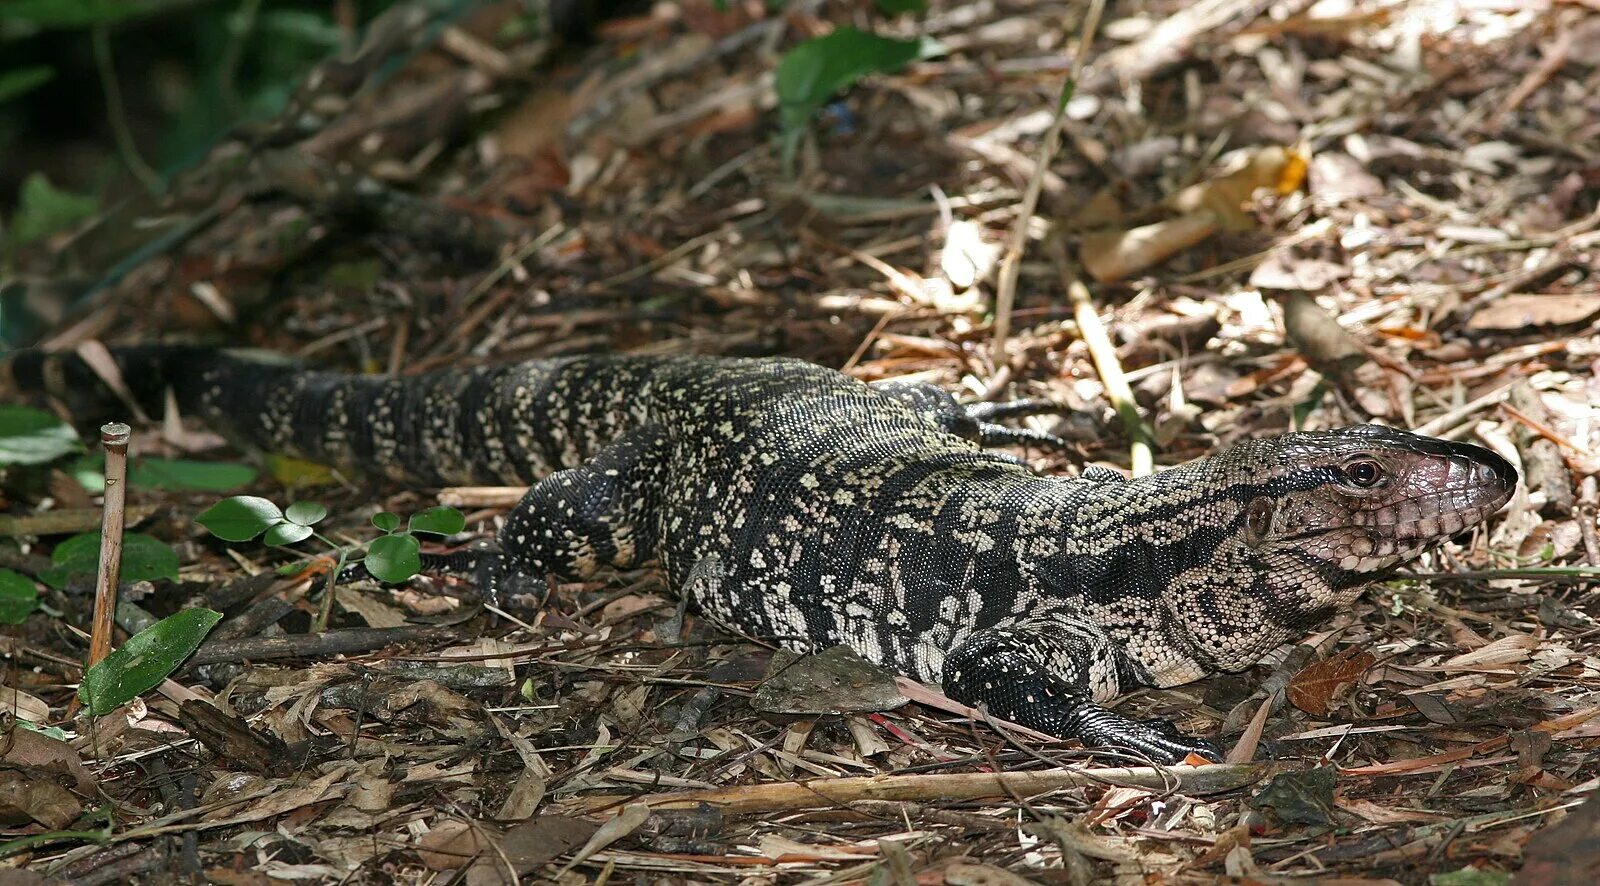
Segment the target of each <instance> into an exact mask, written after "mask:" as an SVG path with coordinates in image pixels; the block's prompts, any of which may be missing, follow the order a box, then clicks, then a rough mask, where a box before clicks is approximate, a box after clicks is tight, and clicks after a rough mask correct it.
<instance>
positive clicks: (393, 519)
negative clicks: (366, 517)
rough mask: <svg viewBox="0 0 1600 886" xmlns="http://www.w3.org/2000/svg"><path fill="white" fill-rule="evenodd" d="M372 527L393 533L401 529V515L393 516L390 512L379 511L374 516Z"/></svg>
mask: <svg viewBox="0 0 1600 886" xmlns="http://www.w3.org/2000/svg"><path fill="white" fill-rule="evenodd" d="M372 525H374V526H376V527H378V528H379V529H382V530H383V531H384V532H393V531H395V530H396V529H399V528H400V515H399V514H391V513H390V512H388V511H379V512H378V513H376V514H373V515H372Z"/></svg>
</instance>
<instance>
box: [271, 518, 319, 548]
mask: <svg viewBox="0 0 1600 886" xmlns="http://www.w3.org/2000/svg"><path fill="white" fill-rule="evenodd" d="M314 531H315V530H313V529H312V528H311V527H310V526H302V525H300V524H299V523H290V522H289V521H287V520H285V521H283V522H282V523H278V524H276V525H274V526H272V527H270V528H268V529H267V534H266V535H263V536H262V537H261V541H262V542H263V543H265V544H269V545H276V546H278V547H282V546H284V545H292V544H296V543H298V542H302V541H305V540H306V539H308V538H310V537H311V533H312V532H314Z"/></svg>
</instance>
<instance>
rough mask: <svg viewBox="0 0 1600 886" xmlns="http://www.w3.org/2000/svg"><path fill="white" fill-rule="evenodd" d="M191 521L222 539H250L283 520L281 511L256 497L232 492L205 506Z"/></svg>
mask: <svg viewBox="0 0 1600 886" xmlns="http://www.w3.org/2000/svg"><path fill="white" fill-rule="evenodd" d="M194 522H196V523H199V524H200V525H201V526H204V527H205V528H207V529H209V530H211V534H212V535H215V536H216V537H217V538H220V539H222V540H223V541H249V540H250V539H252V538H255V537H256V536H258V535H260V534H261V533H263V532H266V531H267V529H269V528H271V527H272V526H275V525H277V524H279V523H281V522H283V512H282V511H280V510H278V506H277V505H275V504H273V503H272V502H270V501H267V500H266V499H264V498H261V497H259V496H255V495H235V496H234V497H232V498H225V499H223V500H222V501H219V502H217V503H216V504H214V505H212V506H211V507H209V508H206V509H205V510H204V511H203V512H201V514H200V516H198V517H196V518H194Z"/></svg>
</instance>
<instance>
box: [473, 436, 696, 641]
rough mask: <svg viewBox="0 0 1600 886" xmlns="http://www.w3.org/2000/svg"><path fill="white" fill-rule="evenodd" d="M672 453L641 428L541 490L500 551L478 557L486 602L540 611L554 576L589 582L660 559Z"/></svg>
mask: <svg viewBox="0 0 1600 886" xmlns="http://www.w3.org/2000/svg"><path fill="white" fill-rule="evenodd" d="M668 446H669V440H668V438H667V435H666V433H665V432H664V431H662V430H660V429H659V428H656V427H653V426H646V427H642V428H636V429H634V430H632V431H629V432H628V433H626V434H624V435H622V436H621V437H619V438H618V439H616V440H615V441H613V442H612V443H610V444H608V445H607V446H606V447H605V448H604V449H602V450H600V452H599V453H598V454H597V455H595V457H594V458H592V459H590V460H589V461H587V462H585V463H584V464H582V465H580V466H578V467H576V468H569V469H567V470H565V471H557V472H556V473H554V474H551V475H550V476H548V477H545V478H544V479H543V480H540V481H539V482H538V483H536V484H534V486H533V488H531V489H529V490H528V493H527V495H524V496H523V497H522V501H520V502H518V503H517V506H516V507H515V508H513V509H512V510H511V512H510V513H509V514H507V515H506V521H505V525H504V526H502V527H501V529H500V533H499V536H498V539H497V541H498V547H499V551H498V552H496V553H487V552H485V553H482V554H480V555H479V556H480V557H481V558H483V559H480V560H479V561H478V564H477V566H478V568H477V570H476V571H477V573H478V576H479V580H480V582H484V583H486V584H487V585H488V586H487V587H485V588H483V591H484V595H485V596H486V597H488V598H490V599H492V600H495V601H496V602H498V603H500V604H501V605H506V606H510V607H514V608H516V609H521V610H525V611H526V610H532V609H537V608H538V607H539V606H540V605H542V604H543V602H544V596H545V594H546V592H547V590H548V589H547V588H546V586H545V576H547V575H554V576H557V577H559V578H588V577H590V576H592V575H594V573H595V572H596V571H597V570H599V569H600V568H601V567H605V566H614V567H617V568H620V569H627V568H630V567H633V566H637V565H638V564H640V563H642V562H644V561H645V560H649V559H651V558H652V557H654V556H655V555H656V545H657V541H658V528H657V520H656V517H657V514H656V510H657V502H658V499H659V497H660V495H659V491H658V487H659V485H660V482H661V471H662V466H663V465H664V464H665V456H666V451H667V447H668Z"/></svg>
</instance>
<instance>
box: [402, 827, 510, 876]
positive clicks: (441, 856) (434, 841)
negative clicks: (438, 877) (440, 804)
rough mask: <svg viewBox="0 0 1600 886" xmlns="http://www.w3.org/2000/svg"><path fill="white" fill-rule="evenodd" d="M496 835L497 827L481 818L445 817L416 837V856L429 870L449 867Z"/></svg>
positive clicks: (491, 841)
mask: <svg viewBox="0 0 1600 886" xmlns="http://www.w3.org/2000/svg"><path fill="white" fill-rule="evenodd" d="M499 836H500V831H499V829H498V828H496V827H494V826H493V825H490V824H486V823H484V822H477V821H446V822H442V823H440V824H439V825H438V826H437V827H435V828H434V829H433V830H431V831H429V832H427V833H426V834H423V835H422V838H421V839H420V840H418V841H417V847H416V848H417V856H418V857H419V858H421V859H422V863H423V864H424V865H426V866H427V868H428V870H430V871H453V870H455V869H456V868H462V867H466V866H467V864H468V863H470V862H471V861H472V860H473V859H474V858H477V857H478V855H479V854H480V853H482V852H483V851H484V850H487V849H489V848H491V847H493V846H494V844H495V842H496V838H498V837H499Z"/></svg>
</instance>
